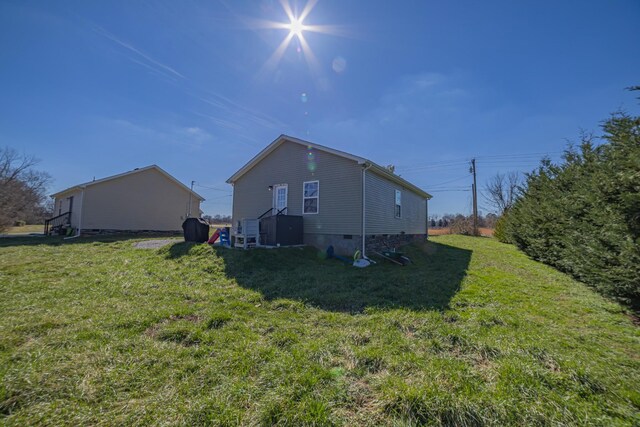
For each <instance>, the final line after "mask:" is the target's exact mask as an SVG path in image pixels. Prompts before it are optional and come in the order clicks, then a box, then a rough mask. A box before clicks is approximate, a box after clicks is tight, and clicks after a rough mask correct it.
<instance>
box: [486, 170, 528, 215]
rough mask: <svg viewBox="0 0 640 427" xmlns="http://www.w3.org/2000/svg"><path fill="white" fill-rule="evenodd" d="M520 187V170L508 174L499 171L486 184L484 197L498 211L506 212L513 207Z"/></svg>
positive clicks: (500, 212)
mask: <svg viewBox="0 0 640 427" xmlns="http://www.w3.org/2000/svg"><path fill="white" fill-rule="evenodd" d="M519 187H520V174H519V173H518V172H508V173H506V174H502V173H497V174H496V175H495V176H493V178H491V179H490V180H489V181H487V183H486V184H485V186H484V190H483V191H482V192H481V193H482V198H483V199H484V200H485V201H486V202H487V203H488V204H489V206H491V208H493V209H494V210H495V211H497V212H498V215H502V214H504V213H505V212H506V211H508V210H509V209H511V207H512V206H513V203H514V202H515V201H516V198H517V197H518V188H519Z"/></svg>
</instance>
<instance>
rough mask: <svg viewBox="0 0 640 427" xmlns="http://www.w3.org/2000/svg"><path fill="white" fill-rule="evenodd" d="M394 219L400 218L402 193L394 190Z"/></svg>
mask: <svg viewBox="0 0 640 427" xmlns="http://www.w3.org/2000/svg"><path fill="white" fill-rule="evenodd" d="M395 217H396V218H402V192H401V191H400V190H396V204H395Z"/></svg>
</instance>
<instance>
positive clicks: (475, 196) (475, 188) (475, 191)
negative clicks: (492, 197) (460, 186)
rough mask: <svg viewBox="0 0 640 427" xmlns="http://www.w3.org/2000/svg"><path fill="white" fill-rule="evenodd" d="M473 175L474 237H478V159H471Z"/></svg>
mask: <svg viewBox="0 0 640 427" xmlns="http://www.w3.org/2000/svg"><path fill="white" fill-rule="evenodd" d="M471 173H473V186H472V187H471V189H472V190H473V235H474V236H477V235H478V184H477V183H476V159H471Z"/></svg>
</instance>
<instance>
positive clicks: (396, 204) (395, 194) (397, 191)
mask: <svg viewBox="0 0 640 427" xmlns="http://www.w3.org/2000/svg"><path fill="white" fill-rule="evenodd" d="M398 194H400V203H396V199H397V196H398ZM396 206H400V215H396ZM393 216H394V217H395V218H397V219H402V190H398V189H396V190H395V192H394V193H393Z"/></svg>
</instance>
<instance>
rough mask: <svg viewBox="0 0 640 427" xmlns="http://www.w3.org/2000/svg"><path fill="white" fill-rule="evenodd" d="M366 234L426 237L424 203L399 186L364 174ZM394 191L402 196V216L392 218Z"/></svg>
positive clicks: (375, 175)
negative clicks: (421, 235)
mask: <svg viewBox="0 0 640 427" xmlns="http://www.w3.org/2000/svg"><path fill="white" fill-rule="evenodd" d="M365 184H366V189H365V192H366V199H367V200H366V212H365V217H366V220H365V227H366V234H367V235H371V234H399V233H401V232H405V233H406V234H426V232H427V202H426V201H425V199H424V198H422V197H421V196H419V195H418V194H416V193H414V192H413V191H411V190H409V189H407V188H405V187H403V186H402V185H400V184H396V183H394V182H391V181H389V180H387V179H385V178H383V177H381V176H379V175H377V174H375V173H374V172H372V171H370V170H369V171H367V172H366V179H365ZM395 190H400V191H401V192H402V196H401V197H402V203H401V205H402V215H401V218H396V217H395V211H394V209H395Z"/></svg>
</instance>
